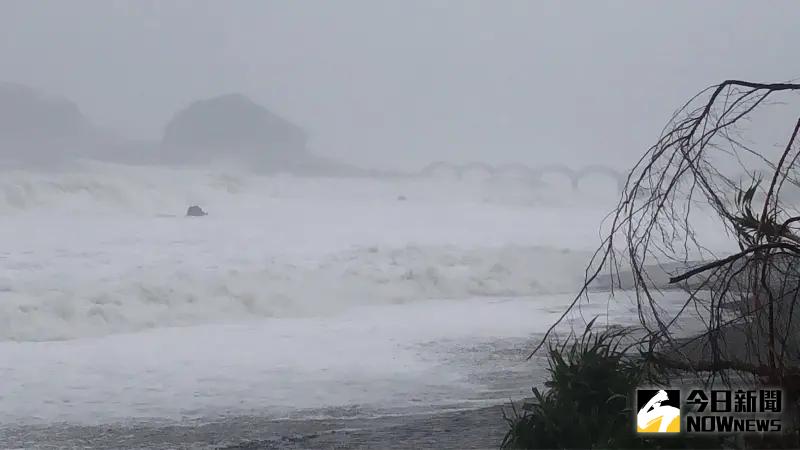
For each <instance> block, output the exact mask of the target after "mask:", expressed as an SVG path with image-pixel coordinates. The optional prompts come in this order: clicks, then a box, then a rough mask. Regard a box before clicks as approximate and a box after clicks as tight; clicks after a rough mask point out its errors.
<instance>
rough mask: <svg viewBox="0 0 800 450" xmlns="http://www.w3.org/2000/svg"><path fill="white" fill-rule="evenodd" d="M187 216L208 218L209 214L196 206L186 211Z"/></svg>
mask: <svg viewBox="0 0 800 450" xmlns="http://www.w3.org/2000/svg"><path fill="white" fill-rule="evenodd" d="M186 215H187V216H191V217H199V216H207V215H208V213H207V212H205V211H203V208H201V207H199V206H197V205H194V206H190V207H189V209H187V210H186Z"/></svg>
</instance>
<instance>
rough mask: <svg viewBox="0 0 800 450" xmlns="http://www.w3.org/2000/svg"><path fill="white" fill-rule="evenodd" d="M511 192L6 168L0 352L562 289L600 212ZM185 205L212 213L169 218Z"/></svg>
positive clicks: (0, 209) (436, 184)
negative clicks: (40, 343) (13, 346)
mask: <svg viewBox="0 0 800 450" xmlns="http://www.w3.org/2000/svg"><path fill="white" fill-rule="evenodd" d="M518 181H519V180H516V181H515V180H513V179H512V180H493V181H492V180H489V181H487V180H477V181H476V180H466V181H465V180H447V179H395V180H377V179H311V178H295V177H291V176H281V175H279V176H269V177H268V176H259V175H254V174H248V173H246V172H243V171H232V170H231V171H221V170H219V169H216V170H210V169H197V168H196V169H171V168H153V167H134V166H120V165H109V164H98V163H84V164H82V165H81V166H79V168H78V169H76V168H75V167H72V168H70V170H61V171H57V170H51V171H47V172H44V171H37V172H31V171H22V170H17V171H9V172H5V173H4V176H3V177H0V192H3V193H4V195H0V214H2V215H3V218H4V220H3V221H2V223H0V233H2V236H3V238H4V239H3V241H4V246H3V247H2V248H0V339H2V340H22V341H27V340H53V339H58V340H60V339H70V338H75V337H82V336H97V335H105V334H113V333H120V332H131V331H137V330H142V329H148V328H158V327H164V326H175V325H181V326H185V325H196V324H207V323H220V322H232V321H240V320H252V319H258V318H264V317H309V316H316V315H329V314H334V313H337V312H341V311H343V310H345V309H347V308H350V307H352V306H355V305H380V304H391V303H404V302H411V301H419V300H425V299H459V298H471V297H480V296H498V295H504V296H527V295H534V294H546V293H561V292H572V291H573V290H574V289H575V288H576V287H577V285H578V283H579V281H580V277H581V276H582V273H583V272H582V268H583V265H584V264H585V263H586V261H587V260H588V256H589V255H588V253H586V250H588V249H590V248H591V247H592V246H593V241H594V240H595V237H596V231H595V229H594V226H592V225H588V224H590V223H599V220H600V218H601V217H602V215H603V213H604V212H605V211H604V210H603V209H600V208H597V207H593V208H592V207H587V206H584V207H581V208H572V209H570V208H567V207H565V206H564V205H557V206H556V205H553V204H552V203H551V204H548V203H546V202H543V200H542V199H546V198H547V195H545V193H544V192H543V191H541V190H538V191H537V190H535V189H533V188H532V187H531V186H520V185H515V184H514V183H516V182H518ZM506 191H507V192H508V195H506V193H504V192H506ZM553 192H555V194H554V193H553ZM553 192H551V193H550V194H548V195H556V194H557V193H558V191H553ZM512 193H513V195H511V194H512ZM401 195H402V196H403V197H405V200H404V201H401V200H398V196H401ZM562 195H563V196H564V198H565V199H568V198H572V199H573V200H576V199H575V198H573V196H572V194H562ZM537 198H538V199H539V200H537ZM551 200H552V199H551ZM577 200H581V199H580V198H577ZM190 204H200V205H202V207H203V208H204V209H206V210H207V211H209V212H210V215H209V216H207V217H203V218H200V219H198V218H185V217H182V215H183V212H184V211H185V208H186V206H187V205H190ZM588 204H589V202H588V201H585V200H584V205H588ZM570 211H571V213H570ZM570 214H572V217H573V218H574V219H570ZM589 217H591V219H590V220H587V219H588V218H589Z"/></svg>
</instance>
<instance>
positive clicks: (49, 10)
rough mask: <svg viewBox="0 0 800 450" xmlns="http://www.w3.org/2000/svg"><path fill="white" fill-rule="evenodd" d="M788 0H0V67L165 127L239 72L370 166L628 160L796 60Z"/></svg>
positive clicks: (130, 130)
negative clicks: (701, 109) (731, 81)
mask: <svg viewBox="0 0 800 450" xmlns="http://www.w3.org/2000/svg"><path fill="white" fill-rule="evenodd" d="M798 24H800V4H798V3H796V2H793V1H775V2H770V3H769V6H768V7H767V5H765V4H764V3H762V2H753V1H746V2H732V1H670V2H658V3H656V2H642V1H633V0H631V1H615V2H594V1H592V2H590V1H582V2H563V1H553V2H541V1H510V0H505V1H489V0H486V1H466V0H451V1H433V0H429V1H407V0H403V1H399V0H398V1H375V0H362V1H343V0H337V1H328V2H322V1H319V2H317V1H312V0H307V1H288V0H286V1H280V2H271V1H245V0H235V1H222V0H220V1H214V2H208V1H188V0H167V1H163V2H156V1H152V0H137V1H134V0H131V1H129V2H122V1H108V0H96V1H89V0H85V1H80V0H76V1H70V2H67V1H60V0H52V1H35V2H30V1H26V0H3V1H2V2H0V62H2V71H1V72H0V78H2V79H4V80H6V81H18V82H22V83H26V84H30V85H32V86H34V87H38V88H42V89H45V90H47V91H49V92H52V93H56V94H61V95H64V96H66V97H69V98H71V99H73V100H75V101H76V102H77V103H78V104H79V105H80V107H81V109H82V110H83V111H84V113H86V115H87V116H89V117H90V118H91V119H92V120H93V121H94V122H96V123H98V124H100V125H103V126H107V127H110V128H113V129H115V130H117V131H119V132H121V133H123V134H125V135H128V136H131V137H148V138H155V137H159V136H160V134H161V130H162V127H163V125H164V124H165V122H166V121H167V120H168V119H169V118H170V116H171V115H172V114H173V113H174V112H175V111H176V110H177V109H178V108H180V107H182V106H184V105H185V104H186V103H188V102H190V101H191V100H193V99H197V98H202V97H208V96H213V95H217V94H221V93H228V92H234V91H240V92H243V93H245V94H248V95H250V96H252V97H253V98H254V99H256V100H257V101H259V102H261V103H263V104H264V105H265V106H267V107H268V108H270V109H272V110H274V111H275V112H277V113H279V114H282V115H284V116H286V117H288V118H290V119H292V120H294V121H296V122H297V123H299V124H301V125H302V126H304V127H305V128H307V129H308V130H309V131H310V133H311V135H312V138H313V140H312V143H311V145H312V150H313V151H315V152H317V153H319V154H322V155H329V156H339V157H343V158H346V159H348V160H350V161H353V162H357V163H361V164H362V165H369V166H383V167H392V166H394V167H415V166H421V165H423V164H425V163H427V162H429V161H433V160H438V159H449V160H462V161H466V160H487V161H493V162H494V161H523V162H528V163H536V162H540V161H542V162H553V161H564V162H569V163H573V164H575V165H579V164H580V162H579V161H588V162H599V161H606V162H607V161H613V162H620V163H621V164H625V165H627V163H629V162H630V159H631V158H633V157H635V156H637V155H638V154H640V153H641V152H642V151H643V147H645V146H646V145H648V144H650V143H652V141H653V140H654V139H655V137H656V134H657V133H658V131H659V130H660V129H661V126H662V125H663V124H664V122H665V120H666V119H667V117H668V115H669V114H670V113H671V112H672V111H673V110H674V109H675V107H677V106H679V104H680V103H682V102H683V101H684V100H685V99H686V98H687V97H688V96H689V95H691V94H693V93H694V92H696V91H697V90H699V89H701V88H703V87H705V86H707V85H709V84H712V83H714V82H717V81H720V80H722V79H725V78H745V79H753V80H757V81H783V80H785V79H790V78H795V77H798V76H800V58H798V57H797V50H796V43H797V42H798V41H800V27H798Z"/></svg>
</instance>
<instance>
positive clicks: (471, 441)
mask: <svg viewBox="0 0 800 450" xmlns="http://www.w3.org/2000/svg"><path fill="white" fill-rule="evenodd" d="M508 406H509V403H508V402H506V403H504V404H498V405H493V406H486V407H480V408H475V409H459V410H441V411H436V412H430V413H417V414H409V415H398V416H382V417H375V418H343V419H268V418H263V417H256V416H244V417H232V418H229V419H224V420H220V421H216V422H210V423H205V424H202V425H181V424H179V425H159V424H146V423H145V424H141V423H140V424H131V425H93V426H78V425H66V424H62V425H49V426H21V427H13V428H9V429H2V428H0V446H2V447H3V448H49V447H57V448H65V447H76V448H77V447H80V448H88V449H91V448H118V449H140V448H148V449H167V448H170V449H174V448H187V449H188V448H195V449H196V448H204V449H219V450H256V449H278V448H281V449H283V448H298V449H300V448H437V449H443V448H454V449H456V448H497V447H498V446H499V445H500V443H501V442H502V440H503V436H504V435H505V432H506V430H507V429H508V425H507V424H506V422H505V421H504V420H503V409H504V408H505V407H508Z"/></svg>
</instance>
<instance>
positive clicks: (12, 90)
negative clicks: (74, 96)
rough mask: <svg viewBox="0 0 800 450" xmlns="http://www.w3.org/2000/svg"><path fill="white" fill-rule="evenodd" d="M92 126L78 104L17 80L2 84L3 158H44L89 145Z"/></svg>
mask: <svg viewBox="0 0 800 450" xmlns="http://www.w3.org/2000/svg"><path fill="white" fill-rule="evenodd" d="M92 135H93V128H92V126H91V124H90V123H89V121H88V120H87V119H86V117H84V115H83V114H82V113H81V111H80V110H79V109H78V106H77V105H76V104H75V103H73V102H71V101H69V100H66V99H63V98H58V97H52V96H49V95H46V94H44V93H42V92H39V91H37V90H35V89H33V88H30V87H28V86H25V85H22V84H17V83H0V158H2V159H3V160H4V161H8V160H27V161H45V160H52V159H58V158H63V157H64V156H65V155H68V154H70V153H77V152H79V151H81V150H82V149H85V148H86V147H87V143H88V142H89V141H90V140H91V138H92Z"/></svg>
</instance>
